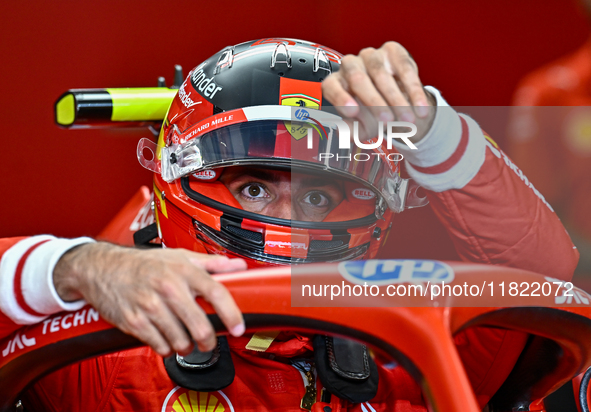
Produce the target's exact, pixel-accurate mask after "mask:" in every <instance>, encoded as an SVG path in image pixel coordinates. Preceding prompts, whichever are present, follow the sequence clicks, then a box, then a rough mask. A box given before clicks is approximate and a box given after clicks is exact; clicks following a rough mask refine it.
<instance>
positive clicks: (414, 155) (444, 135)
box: [393, 86, 462, 168]
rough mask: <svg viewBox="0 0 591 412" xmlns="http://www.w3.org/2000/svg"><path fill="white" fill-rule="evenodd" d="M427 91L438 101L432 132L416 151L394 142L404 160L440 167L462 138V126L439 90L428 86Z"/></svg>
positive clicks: (424, 166)
mask: <svg viewBox="0 0 591 412" xmlns="http://www.w3.org/2000/svg"><path fill="white" fill-rule="evenodd" d="M425 89H427V90H428V91H429V92H430V93H431V94H432V95H433V96H435V98H436V100H437V112H436V113H435V119H434V120H433V125H432V126H431V130H429V132H428V133H427V135H426V136H425V137H423V138H422V139H421V140H420V141H419V142H418V143H416V147H417V149H416V150H414V149H410V148H409V147H408V146H406V144H404V143H402V142H398V141H396V139H395V140H394V142H393V144H394V146H395V147H396V149H397V150H398V151H399V152H400V153H401V154H402V155H403V156H404V160H406V161H407V162H410V163H412V164H413V165H414V166H419V167H423V168H426V167H432V166H436V165H439V164H441V163H443V162H445V161H446V160H447V159H449V158H450V157H451V156H452V155H453V154H454V152H455V151H456V149H457V147H458V145H459V144H460V139H461V137H462V125H461V122H460V118H459V116H458V114H457V113H456V111H455V110H454V109H453V108H452V107H450V106H449V105H448V104H447V102H446V101H445V100H444V99H443V97H441V94H440V93H439V91H438V90H437V89H435V88H434V87H431V86H426V87H425Z"/></svg>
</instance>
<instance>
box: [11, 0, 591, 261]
mask: <svg viewBox="0 0 591 412" xmlns="http://www.w3.org/2000/svg"><path fill="white" fill-rule="evenodd" d="M588 33H589V28H588V23H587V19H586V17H585V16H584V14H583V13H582V12H580V11H579V10H578V7H577V5H576V4H575V2H574V0H571V1H568V0H519V1H516V0H496V1H494V2H476V1H473V0H447V1H438V0H418V1H404V2H401V1H394V0H390V1H379V2H378V1H375V2H372V1H363V2H359V1H348V0H347V1H317V2H309V1H299V2H291V3H287V2H277V1H275V2H270V1H261V2H246V1H243V2H231V1H221V0H217V1H211V2H206V3H205V2H197V1H194V0H193V1H190V0H186V1H181V0H177V1H169V2H158V1H146V0H142V1H125V2H123V1H108V0H104V1H93V2H90V1H67V0H66V1H59V2H42V1H29V2H3V4H2V5H0V82H1V84H0V88H1V90H2V97H1V98H0V120H1V124H2V127H3V131H2V150H0V172H1V174H0V182H1V188H2V191H1V194H0V212H1V213H0V236H1V237H4V236H16V235H30V234H37V233H53V234H56V235H59V236H78V235H96V234H97V233H98V232H99V231H100V229H101V228H102V227H104V226H105V224H106V223H107V222H108V221H109V220H110V218H111V217H112V216H113V215H114V214H115V213H116V212H117V211H118V209H119V208H120V207H121V205H123V204H124V203H125V202H126V201H127V199H129V198H130V197H131V196H132V195H133V193H135V191H136V189H137V188H138V186H139V185H140V184H142V183H148V184H149V182H150V175H149V173H148V172H147V171H145V170H143V169H142V168H141V167H140V166H139V164H138V163H137V160H136V158H135V147H136V144H137V141H138V139H139V138H141V137H143V136H148V135H149V132H148V131H146V130H141V129H119V130H116V129H113V130H63V129H60V128H58V127H57V126H55V125H54V123H53V104H54V102H55V100H56V99H57V98H58V97H59V96H60V95H61V94H62V93H63V92H64V91H66V90H67V89H70V88H87V87H89V88H90V87H96V88H102V87H141V86H155V85H156V79H157V77H158V76H166V77H167V81H168V84H170V83H171V82H172V74H173V65H174V64H181V65H182V66H183V67H184V68H185V73H187V72H188V70H190V69H191V68H192V67H193V66H195V65H197V64H198V63H199V62H201V61H202V60H203V59H205V58H207V57H209V56H210V55H211V54H213V53H214V52H216V51H217V50H219V49H221V48H222V47H224V46H226V45H229V44H235V43H239V42H242V41H246V40H250V39H254V38H261V37H270V36H282V37H297V38H305V39H309V40H313V41H315V42H319V43H322V44H325V45H327V46H330V47H332V48H334V49H337V50H339V51H341V52H343V53H357V52H358V51H359V50H360V49H361V48H362V47H366V46H374V47H379V46H380V45H381V44H382V43H383V42H385V41H387V40H396V41H399V42H400V43H402V44H403V45H405V46H406V47H407V49H408V50H409V51H410V52H411V53H412V55H413V56H414V58H415V59H416V61H417V62H418V65H419V68H420V74H421V77H422V79H423V82H424V83H425V84H432V85H434V86H436V87H438V88H439V89H440V90H442V91H443V93H444V95H445V96H446V98H447V100H448V101H449V102H450V103H451V104H453V105H461V106H470V105H485V106H489V105H508V104H509V103H510V101H511V94H512V90H513V89H514V87H515V84H516V83H517V81H518V79H519V78H520V77H521V76H523V75H524V74H525V73H527V72H528V71H531V70H532V69H534V68H536V67H538V66H539V65H541V64H543V63H545V62H548V61H551V60H553V59H555V58H557V57H558V56H560V55H562V54H564V53H566V52H569V51H572V50H574V49H576V48H577V47H578V46H579V45H580V44H582V43H583V42H584V41H585V39H586V38H587V36H588ZM484 127H485V128H486V129H487V130H489V131H490V132H491V133H492V132H494V131H495V130H491V129H494V124H491V125H487V124H485V125H484ZM495 137H496V139H497V140H498V141H500V142H501V143H502V141H503V136H502V130H501V131H497V134H495ZM397 220H398V222H399V225H398V226H397V227H396V230H395V233H394V236H393V240H392V247H394V248H396V249H397V250H398V253H396V254H397V255H399V256H405V257H432V258H448V257H450V256H452V255H453V253H452V252H451V245H450V244H449V243H450V242H449V240H448V239H447V237H446V235H445V234H444V233H443V232H442V229H441V226H439V225H438V224H437V223H436V222H435V220H434V217H433V215H432V214H431V213H430V212H429V211H428V210H420V211H408V212H405V213H404V215H401V216H399V217H398V219H397Z"/></svg>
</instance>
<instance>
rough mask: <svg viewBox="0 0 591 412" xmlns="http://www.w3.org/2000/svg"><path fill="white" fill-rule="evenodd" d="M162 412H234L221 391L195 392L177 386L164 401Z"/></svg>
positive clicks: (228, 400)
mask: <svg viewBox="0 0 591 412" xmlns="http://www.w3.org/2000/svg"><path fill="white" fill-rule="evenodd" d="M162 412H234V406H233V405H232V403H231V402H230V399H228V397H227V396H226V395H225V394H224V393H223V392H222V391H217V392H196V391H192V390H190V389H185V388H181V387H180V386H177V387H176V388H174V389H173V390H171V391H170V393H169V394H168V396H167V397H166V399H165V400H164V404H163V405H162Z"/></svg>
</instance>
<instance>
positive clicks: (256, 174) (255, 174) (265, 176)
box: [237, 169, 281, 183]
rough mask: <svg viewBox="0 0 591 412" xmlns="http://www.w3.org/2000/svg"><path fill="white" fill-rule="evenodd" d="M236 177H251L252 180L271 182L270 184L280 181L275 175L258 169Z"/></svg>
mask: <svg viewBox="0 0 591 412" xmlns="http://www.w3.org/2000/svg"><path fill="white" fill-rule="evenodd" d="M237 177H251V178H254V179H259V180H264V181H266V182H271V183H277V182H279V181H280V180H281V179H280V178H279V176H278V175H277V174H276V173H272V172H268V171H266V170H259V169H254V170H252V169H251V170H248V171H246V172H244V173H241V174H240V175H238V176H237Z"/></svg>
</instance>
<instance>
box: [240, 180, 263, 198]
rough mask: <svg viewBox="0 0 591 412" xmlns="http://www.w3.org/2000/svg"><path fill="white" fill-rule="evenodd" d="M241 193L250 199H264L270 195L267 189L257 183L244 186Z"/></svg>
mask: <svg viewBox="0 0 591 412" xmlns="http://www.w3.org/2000/svg"><path fill="white" fill-rule="evenodd" d="M241 193H242V195H243V196H244V197H246V198H250V199H262V198H264V197H269V195H268V194H267V192H266V190H265V189H264V188H263V187H262V186H260V185H256V184H249V185H246V186H244V187H243V188H242V191H241Z"/></svg>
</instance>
